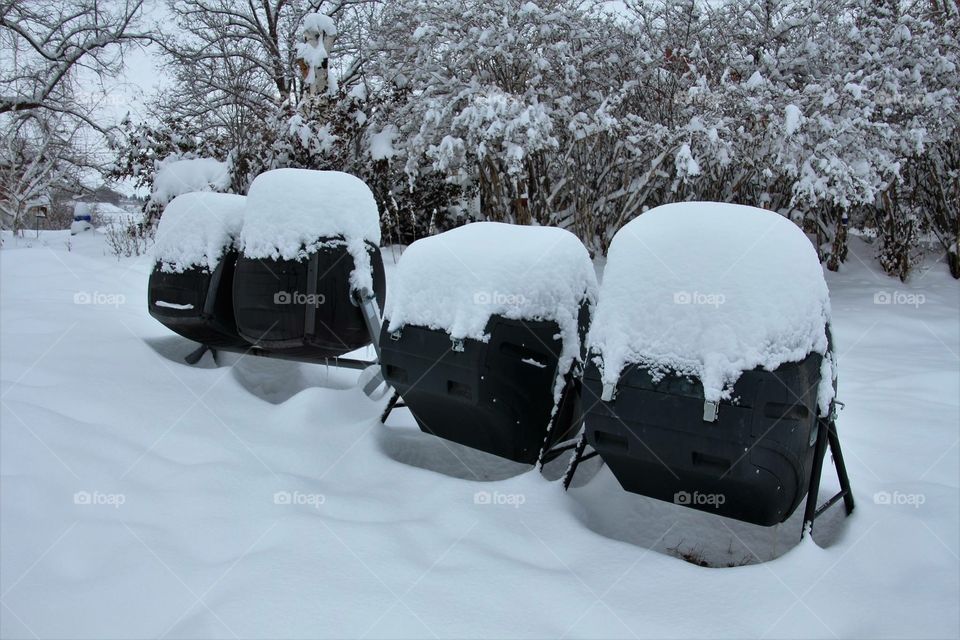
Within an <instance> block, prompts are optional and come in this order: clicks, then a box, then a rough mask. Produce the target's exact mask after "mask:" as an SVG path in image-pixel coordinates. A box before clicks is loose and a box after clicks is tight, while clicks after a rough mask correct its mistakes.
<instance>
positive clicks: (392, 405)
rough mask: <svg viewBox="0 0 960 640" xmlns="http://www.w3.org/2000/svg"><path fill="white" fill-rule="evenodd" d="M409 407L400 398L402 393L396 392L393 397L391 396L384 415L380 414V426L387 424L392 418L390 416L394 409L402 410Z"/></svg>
mask: <svg viewBox="0 0 960 640" xmlns="http://www.w3.org/2000/svg"><path fill="white" fill-rule="evenodd" d="M405 406H407V405H406V403H405V402H404V401H403V400H402V399H401V398H400V392H399V391H394V392H393V395H391V396H390V400H389V402H387V406H386V407H385V408H384V410H383V413H382V414H380V424H386V422H387V418H389V417H390V414H391V413H393V410H394V409H400V408H402V407H405Z"/></svg>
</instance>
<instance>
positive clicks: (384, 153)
mask: <svg viewBox="0 0 960 640" xmlns="http://www.w3.org/2000/svg"><path fill="white" fill-rule="evenodd" d="M398 135H399V130H398V129H397V127H396V126H395V125H392V124H388V125H387V126H385V127H384V128H383V129H382V130H381V131H380V133H375V134H373V135H372V136H370V157H371V158H373V159H374V160H389V159H390V158H392V157H393V156H395V155H397V151H396V149H394V148H393V141H394V140H396V139H397V136H398Z"/></svg>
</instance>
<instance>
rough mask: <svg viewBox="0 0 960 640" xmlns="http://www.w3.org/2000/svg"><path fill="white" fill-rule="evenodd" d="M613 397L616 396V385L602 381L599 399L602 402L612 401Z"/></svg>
mask: <svg viewBox="0 0 960 640" xmlns="http://www.w3.org/2000/svg"><path fill="white" fill-rule="evenodd" d="M615 397H617V385H615V384H613V383H612V382H604V383H603V391H602V392H601V393H600V399H601V400H603V401H604V402H612V401H613V399H614V398H615Z"/></svg>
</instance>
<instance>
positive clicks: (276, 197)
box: [240, 169, 380, 291]
mask: <svg viewBox="0 0 960 640" xmlns="http://www.w3.org/2000/svg"><path fill="white" fill-rule="evenodd" d="M331 238H339V239H342V240H341V241H342V242H343V243H345V244H346V246H347V250H348V251H349V252H350V255H351V256H353V260H354V265H355V268H354V271H353V273H352V274H351V277H350V281H351V286H352V287H353V288H354V289H356V290H362V289H368V290H371V291H372V290H373V276H372V275H371V266H370V256H369V254H368V253H367V247H366V245H365V242H367V241H369V242H371V243H373V244H375V245H379V244H380V213H379V210H378V209H377V201H376V200H374V198H373V193H372V192H371V191H370V188H369V187H368V186H367V185H366V183H365V182H364V181H363V180H361V179H360V178H357V177H356V176H352V175H350V174H348V173H341V172H339V171H312V170H309V169H275V170H273V171H267V172H266V173H261V174H260V175H259V176H257V177H256V179H254V181H253V184H251V185H250V190H249V192H248V195H247V212H246V217H245V221H244V225H243V231H242V232H241V233H240V247H241V249H242V251H243V253H244V255H246V256H247V257H250V258H259V259H271V260H303V259H306V258H307V257H309V256H310V254H312V253H314V252H315V251H317V249H319V248H320V247H321V246H322V245H324V244H329V242H330V239H331Z"/></svg>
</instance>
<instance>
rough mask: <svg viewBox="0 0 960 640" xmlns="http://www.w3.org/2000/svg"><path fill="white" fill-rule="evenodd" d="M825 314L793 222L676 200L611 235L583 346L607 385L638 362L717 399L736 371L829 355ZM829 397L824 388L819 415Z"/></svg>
mask: <svg viewBox="0 0 960 640" xmlns="http://www.w3.org/2000/svg"><path fill="white" fill-rule="evenodd" d="M829 318H830V301H829V294H828V291H827V285H826V282H825V281H824V278H823V270H822V268H821V266H820V261H819V259H818V257H817V253H816V251H815V249H814V247H813V246H812V245H811V244H810V241H809V240H808V239H807V237H806V236H805V235H804V233H803V231H802V230H801V229H800V228H799V227H797V226H796V225H795V224H794V223H793V222H791V221H790V220H788V219H787V218H785V217H783V216H781V215H780V214H778V213H775V212H772V211H767V210H764V209H758V208H755V207H748V206H743V205H734V204H719V203H712V202H686V203H676V204H668V205H663V206H660V207H657V208H655V209H652V210H650V211H647V212H646V213H644V214H642V215H640V216H639V217H637V218H636V219H634V220H633V221H631V222H630V223H629V224H627V225H626V226H624V227H623V228H622V229H621V230H620V231H619V232H617V235H616V236H614V239H613V242H612V243H611V245H610V251H609V254H608V258H607V265H606V268H605V271H604V278H603V286H602V287H601V289H600V299H599V302H598V303H597V309H596V313H595V314H594V318H593V324H592V327H591V329H590V334H589V338H588V344H589V345H590V351H591V353H592V354H596V355H598V356H599V357H600V361H601V364H602V371H603V381H604V383H605V384H613V385H615V384H616V383H617V380H618V379H619V377H620V374H621V372H622V371H623V369H624V368H625V367H626V366H627V365H630V364H639V365H641V366H643V367H645V368H648V369H649V370H650V371H651V372H652V373H654V375H655V376H662V375H666V374H668V373H677V374H680V375H689V376H696V377H698V378H699V379H700V380H701V382H702V383H703V387H704V395H705V399H706V400H708V401H719V400H721V399H727V398H729V395H730V391H731V388H732V385H733V383H734V382H736V380H737V379H738V378H739V377H740V374H741V373H742V372H743V371H747V370H750V369H754V368H756V367H763V368H765V369H768V370H773V369H776V368H777V367H778V366H780V365H781V364H784V363H787V362H796V361H800V360H802V359H803V358H805V357H806V356H807V355H809V354H810V353H811V352H814V351H815V352H817V353H820V354H825V353H826V351H827V336H826V327H827V323H828V322H829ZM824 362H825V363H826V365H825V369H824V371H823V372H822V376H823V377H825V378H826V381H827V382H829V381H830V379H831V378H832V370H831V369H830V364H829V363H830V360H829V359H828V358H825V359H824ZM826 396H829V397H826ZM831 398H832V385H830V384H822V385H821V392H820V400H821V409H822V407H823V402H824V401H825V402H829V400H830V399H831Z"/></svg>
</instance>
